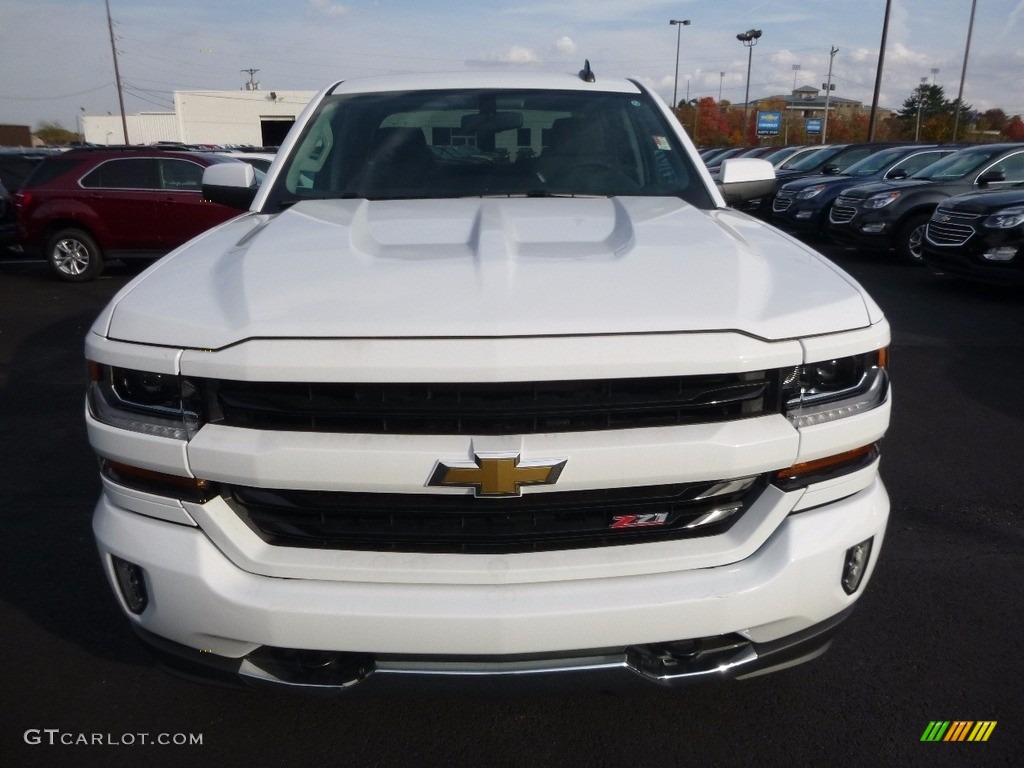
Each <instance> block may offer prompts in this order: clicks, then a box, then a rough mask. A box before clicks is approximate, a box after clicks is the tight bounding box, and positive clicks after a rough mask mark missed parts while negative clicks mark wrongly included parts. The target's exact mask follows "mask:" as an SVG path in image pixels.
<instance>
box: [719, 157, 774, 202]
mask: <svg viewBox="0 0 1024 768" xmlns="http://www.w3.org/2000/svg"><path fill="white" fill-rule="evenodd" d="M718 191H719V192H721V193H722V197H723V198H725V202H726V203H728V204H729V205H734V204H736V203H742V202H745V201H747V200H753V199H755V198H758V197H768V196H770V195H773V194H774V193H775V169H774V168H773V167H772V164H771V163H769V162H768V161H767V160H760V159H757V158H751V157H737V158H727V159H725V160H723V161H722V169H721V170H720V171H719V172H718Z"/></svg>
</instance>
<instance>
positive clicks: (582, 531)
mask: <svg viewBox="0 0 1024 768" xmlns="http://www.w3.org/2000/svg"><path fill="white" fill-rule="evenodd" d="M766 485H767V480H766V479H765V478H746V479H744V480H741V481H731V482H725V483H697V484H678V485H668V486H650V487H643V488H613V489H601V490H593V491H567V492H561V493H535V494H528V495H524V496H520V497H514V498H505V499H481V498H476V497H474V496H471V495H452V494H377V493H349V492H327V491H293V490H267V489H261V488H248V487H233V488H229V489H226V490H225V496H226V498H227V499H228V503H229V504H230V505H231V507H232V508H233V509H234V510H235V512H236V513H237V514H238V515H239V516H240V517H241V518H242V519H243V520H244V521H245V522H246V523H247V524H248V525H249V526H250V527H251V528H252V529H253V530H254V531H255V532H256V533H257V535H259V536H260V537H261V538H262V539H263V540H264V541H266V542H268V543H270V544H273V545H277V546H288V547H302V548H318V549H350V550H364V551H380V552H422V553H428V552H430V553H461V554H510V553H517V552H542V551H551V550H562V549H578V548H584V547H600V546H611V545H616V544H635V543H639V542H649V541H664V540H674V539H684V538H694V537H698V536H708V535H714V534H718V533H722V532H723V531H725V530H728V528H729V527H730V526H732V524H733V523H734V522H735V521H736V520H737V519H739V517H740V516H741V515H742V514H743V511H744V510H745V508H746V507H748V506H749V505H750V504H751V503H752V502H753V500H754V499H755V498H756V497H757V495H758V494H760V492H761V491H762V490H763V489H764V487H765V486H766ZM716 510H720V511H721V512H720V514H718V515H715V516H711V513H712V512H715V511H716ZM709 517H710V519H711V520H712V522H710V523H708V524H706V525H702V524H701V521H702V520H704V519H708V518H709ZM624 522H625V523H626V524H625V525H624V524H623V523H624ZM688 526H690V527H688Z"/></svg>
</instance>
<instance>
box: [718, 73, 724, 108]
mask: <svg viewBox="0 0 1024 768" xmlns="http://www.w3.org/2000/svg"><path fill="white" fill-rule="evenodd" d="M724 81H725V72H719V73H718V106H719V107H721V106H722V83H723V82H724Z"/></svg>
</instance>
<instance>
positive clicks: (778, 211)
mask: <svg viewBox="0 0 1024 768" xmlns="http://www.w3.org/2000/svg"><path fill="white" fill-rule="evenodd" d="M957 149H959V147H938V146H935V145H930V146H929V145H915V146H906V147H891V148H890V149H883V150H882V151H881V152H875V153H874V154H873V155H868V156H867V157H865V158H864V159H863V160H860V161H858V162H856V163H854V164H853V165H851V166H850V167H849V168H847V169H846V170H845V171H843V172H842V173H839V174H822V175H820V176H808V177H806V178H803V179H796V180H795V181H788V182H786V183H785V184H783V185H782V187H781V188H780V189H779V191H778V192H777V193H776V195H775V202H774V203H772V223H773V224H774V225H775V226H777V227H779V228H780V229H784V230H786V231H787V232H792V233H794V234H798V235H816V234H818V233H820V232H821V229H822V227H823V226H824V224H825V222H826V221H827V220H828V211H829V209H830V208H831V207H832V203H834V202H835V199H836V198H837V197H839V195H840V194H841V193H842V192H843V191H844V190H846V189H849V188H850V187H855V186H857V185H859V184H866V183H867V182H869V181H880V180H885V179H905V178H907V177H908V176H910V175H911V174H913V173H917V172H918V171H920V170H922V169H923V168H926V167H927V166H929V165H931V164H932V163H934V162H935V161H936V160H941V159H942V158H944V157H945V156H946V155H950V154H952V153H953V152H955V151H956V150H957Z"/></svg>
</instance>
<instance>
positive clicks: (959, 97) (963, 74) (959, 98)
mask: <svg viewBox="0 0 1024 768" xmlns="http://www.w3.org/2000/svg"><path fill="white" fill-rule="evenodd" d="M977 5H978V0H971V20H970V21H969V22H968V23H967V46H966V47H965V48H964V68H963V69H962V70H961V71H960V90H959V91H957V94H956V117H954V118H953V141H956V131H957V128H959V127H960V110H961V108H962V107H963V98H964V80H965V79H966V78H967V56H968V55H969V54H970V53H971V33H972V32H973V31H974V9H975V8H976V7H977Z"/></svg>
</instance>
